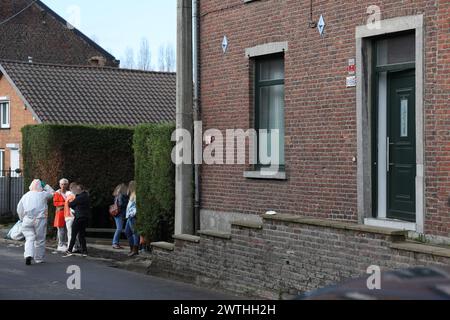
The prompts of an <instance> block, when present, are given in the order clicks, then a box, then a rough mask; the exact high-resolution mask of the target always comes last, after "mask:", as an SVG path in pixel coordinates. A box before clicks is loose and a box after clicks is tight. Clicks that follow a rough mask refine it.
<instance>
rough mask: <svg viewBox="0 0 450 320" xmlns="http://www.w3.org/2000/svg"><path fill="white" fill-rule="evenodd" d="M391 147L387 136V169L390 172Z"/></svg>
mask: <svg viewBox="0 0 450 320" xmlns="http://www.w3.org/2000/svg"><path fill="white" fill-rule="evenodd" d="M390 149H391V144H390V143H389V137H387V138H386V171H387V172H389V167H390V166H391V164H390V160H391V159H390V154H389V153H390Z"/></svg>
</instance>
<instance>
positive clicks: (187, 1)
mask: <svg viewBox="0 0 450 320" xmlns="http://www.w3.org/2000/svg"><path fill="white" fill-rule="evenodd" d="M192 73H193V68H192V0H177V106H176V126H177V129H184V130H186V131H187V133H189V134H190V138H191V139H192V138H193V137H194V135H193V133H194V126H193V81H192V79H193V74H192ZM186 138H188V137H186ZM190 147H191V149H192V145H191V146H190ZM191 153H192V150H191ZM193 180H194V168H193V159H191V161H190V163H181V164H177V165H176V167H175V234H194V206H193V202H194V201H193V194H194V190H193Z"/></svg>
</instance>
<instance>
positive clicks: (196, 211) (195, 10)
mask: <svg viewBox="0 0 450 320" xmlns="http://www.w3.org/2000/svg"><path fill="white" fill-rule="evenodd" d="M199 4H200V3H199V1H198V0H193V5H192V6H193V24H194V30H193V33H194V44H193V46H194V50H193V72H194V121H201V114H200V102H199V91H200V83H199V81H200V77H199V62H198V61H199V59H198V56H199V51H200V41H199V40H200V38H199V33H200V18H199V16H198V12H199ZM194 130H199V131H201V129H199V128H195V129H194ZM201 135H202V133H201V132H195V136H196V137H197V136H200V137H201ZM194 141H195V140H194ZM196 142H197V143H201V142H200V141H196ZM194 181H195V183H194V185H195V204H194V231H197V230H200V164H198V163H195V165H194Z"/></svg>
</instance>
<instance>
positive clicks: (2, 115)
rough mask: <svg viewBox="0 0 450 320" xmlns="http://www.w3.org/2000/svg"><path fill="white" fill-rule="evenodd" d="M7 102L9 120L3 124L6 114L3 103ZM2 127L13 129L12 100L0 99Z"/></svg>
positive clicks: (0, 121) (0, 126)
mask: <svg viewBox="0 0 450 320" xmlns="http://www.w3.org/2000/svg"><path fill="white" fill-rule="evenodd" d="M5 103H6V104H7V106H8V107H7V109H8V110H7V112H8V115H7V116H8V122H7V123H6V124H3V119H4V117H5V115H4V114H3V104H5ZM0 129H11V102H10V101H9V100H0Z"/></svg>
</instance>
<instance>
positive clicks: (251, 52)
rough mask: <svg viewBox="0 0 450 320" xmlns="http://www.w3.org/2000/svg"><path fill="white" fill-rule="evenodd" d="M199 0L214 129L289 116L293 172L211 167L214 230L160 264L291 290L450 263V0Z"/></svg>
mask: <svg viewBox="0 0 450 320" xmlns="http://www.w3.org/2000/svg"><path fill="white" fill-rule="evenodd" d="M186 2H187V1H186ZM194 3H199V5H198V12H197V14H196V16H197V18H196V19H194V21H195V22H196V23H197V24H198V29H199V44H198V48H197V49H198V60H199V62H198V64H199V65H198V72H199V104H200V110H201V120H202V121H203V123H202V125H203V132H205V136H204V140H206V143H207V144H211V145H212V144H213V143H214V142H213V141H217V140H221V139H213V138H212V136H214V134H211V133H209V134H211V135H209V134H208V133H206V130H208V129H218V130H220V132H221V134H222V135H223V136H225V131H226V130H227V129H243V130H247V129H252V128H253V129H267V130H273V129H278V130H279V132H280V133H281V135H280V138H279V140H275V141H278V142H279V145H280V146H281V148H280V149H279V151H278V158H279V159H280V163H279V164H280V166H279V169H281V170H277V171H274V172H273V173H272V174H271V175H269V176H268V175H267V173H268V172H267V171H266V168H265V166H264V163H260V162H258V163H257V164H255V165H250V164H248V163H247V164H243V165H236V164H234V165H229V164H228V165H227V164H222V163H216V164H213V165H206V164H203V165H201V171H200V172H201V174H200V218H199V220H200V229H201V230H200V231H198V232H197V234H196V235H195V236H194V235H185V234H180V235H175V236H174V238H175V242H174V243H154V244H153V246H154V248H155V251H154V256H155V258H154V260H153V261H152V269H153V272H154V273H162V274H169V275H171V276H174V275H176V276H179V277H181V278H184V279H187V280H189V281H193V282H196V283H202V284H204V285H209V286H211V287H216V288H217V287H221V288H224V289H228V290H231V291H234V292H238V293H243V294H245V295H246V296H249V295H255V296H258V297H270V298H279V297H283V296H284V295H285V294H296V293H298V292H304V291H308V290H311V289H315V288H319V287H323V286H325V285H329V284H332V283H336V282H339V281H341V280H342V279H345V278H348V277H355V276H361V275H364V274H366V270H367V268H368V267H369V266H370V265H376V266H379V267H380V268H381V269H382V270H388V269H397V268H407V267H411V266H418V265H421V266H422V265H434V264H436V265H448V264H449V263H450V260H449V258H450V249H449V247H448V245H449V244H450V176H449V172H450V103H449V101H450V99H449V98H450V76H449V74H450V73H449V72H450V58H449V51H450V37H449V28H450V20H449V16H450V2H449V1H447V0H433V1H428V0H427V1H425V0H417V1H393V0H385V1H378V2H376V3H374V2H373V1H365V0H362V1H312V2H311V1H297V0H294V1H291V0H266V1H263V0H261V1H258V0H220V1H219V0H210V1H202V0H200V1H198V2H197V1H194ZM374 4H375V5H377V6H373V5H374ZM179 5H180V4H179ZM184 5H185V6H186V3H184ZM180 17H181V15H180V16H179V19H180ZM320 17H322V19H320ZM186 23H189V22H186ZM187 29H189V26H187ZM194 29H195V28H194ZM194 50H195V49H194ZM194 60H195V59H194ZM272 142H273V141H272ZM264 143H265V144H266V145H264ZM259 148H266V149H267V150H272V149H270V148H271V145H268V143H267V142H262V143H261V141H258V144H257V145H256V149H259ZM224 149H225V148H224ZM226 151H227V150H224V153H225V152H226ZM235 151H236V150H235ZM274 152H276V151H274ZM219 153H220V152H219ZM248 153H249V152H248ZM248 155H249V156H250V154H248ZM249 158H250V157H248V158H247V159H249ZM269 211H275V212H277V214H265V213H266V212H269ZM413 240H416V241H413ZM417 240H419V241H417ZM424 242H425V243H424Z"/></svg>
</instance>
